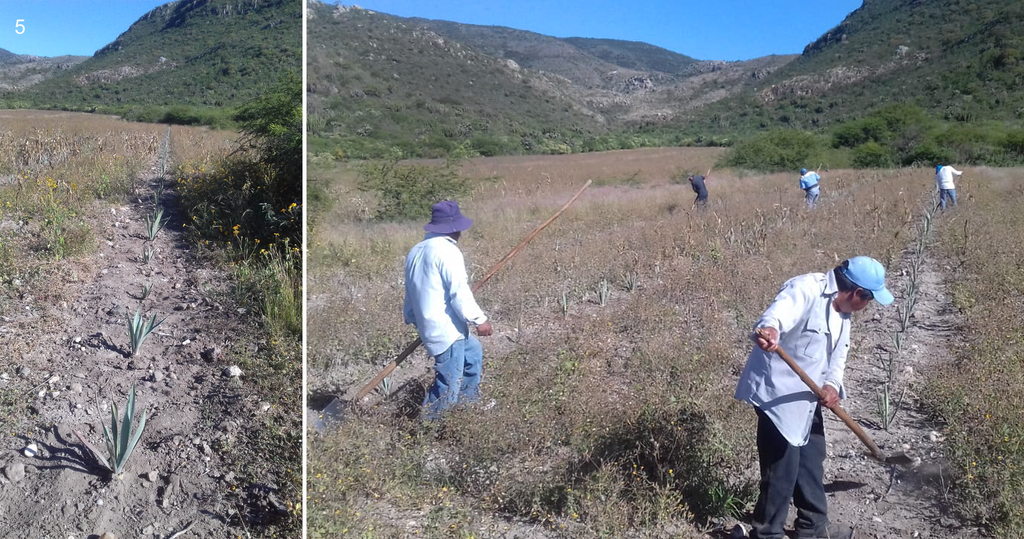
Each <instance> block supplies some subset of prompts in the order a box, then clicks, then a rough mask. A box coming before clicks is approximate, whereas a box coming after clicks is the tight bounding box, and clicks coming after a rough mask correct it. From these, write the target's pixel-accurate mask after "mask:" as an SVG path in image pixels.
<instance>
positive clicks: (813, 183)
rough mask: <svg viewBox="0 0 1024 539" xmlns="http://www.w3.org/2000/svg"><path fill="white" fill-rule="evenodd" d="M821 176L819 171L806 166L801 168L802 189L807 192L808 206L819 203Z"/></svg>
mask: <svg viewBox="0 0 1024 539" xmlns="http://www.w3.org/2000/svg"><path fill="white" fill-rule="evenodd" d="M819 181H821V176H818V173H817V172H810V171H808V170H807V169H806V168H802V169H800V189H803V190H804V193H806V195H805V196H806V199H807V207H808V208H813V207H814V206H815V205H816V204H817V203H818V193H819V191H818V182H819Z"/></svg>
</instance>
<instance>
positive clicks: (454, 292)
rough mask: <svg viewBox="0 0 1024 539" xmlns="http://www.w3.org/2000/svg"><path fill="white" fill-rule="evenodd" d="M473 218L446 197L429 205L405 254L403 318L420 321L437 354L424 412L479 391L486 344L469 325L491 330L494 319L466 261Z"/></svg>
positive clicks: (434, 412)
mask: <svg viewBox="0 0 1024 539" xmlns="http://www.w3.org/2000/svg"><path fill="white" fill-rule="evenodd" d="M472 224H473V220H472V219H470V218H468V217H466V216H464V215H462V212H460V211H459V204H458V203H457V202H455V201H453V200H442V201H441V202H438V203H437V204H434V205H433V207H432V208H431V216H430V222H429V223H427V225H426V226H424V227H423V230H425V231H427V234H426V237H425V238H424V239H423V241H421V242H419V243H417V244H416V246H414V247H413V248H412V249H411V250H410V251H409V254H408V256H406V258H405V306H404V309H403V310H404V314H405V323H406V324H413V325H414V326H416V331H417V332H418V333H419V335H420V340H422V341H423V345H424V346H425V347H426V349H427V353H429V354H430V355H431V356H433V358H434V370H435V371H436V376H435V377H434V384H433V385H432V386H431V388H430V390H429V391H427V396H426V398H425V399H424V400H423V406H424V407H426V415H427V417H428V418H430V419H436V418H437V417H439V416H440V415H441V413H442V412H444V411H445V410H447V409H448V408H451V407H452V406H454V405H455V404H456V403H458V402H460V401H461V402H466V401H474V400H477V399H478V398H479V394H480V375H481V368H482V363H483V348H482V347H481V346H480V341H478V340H477V339H476V337H474V336H473V335H472V334H470V331H469V324H471V323H472V324H474V325H475V326H476V334H477V335H479V336H481V337H487V336H489V335H491V333H492V331H493V330H492V329H491V323H490V322H489V321H488V320H487V316H486V315H485V314H484V312H483V310H481V309H480V306H479V305H477V303H476V299H475V298H474V297H473V290H472V289H471V288H470V286H469V279H468V277H467V275H466V262H465V260H464V259H463V258H462V251H460V250H459V247H458V242H459V238H460V237H461V235H462V231H464V230H466V229H468V228H469V227H470V226H471V225H472Z"/></svg>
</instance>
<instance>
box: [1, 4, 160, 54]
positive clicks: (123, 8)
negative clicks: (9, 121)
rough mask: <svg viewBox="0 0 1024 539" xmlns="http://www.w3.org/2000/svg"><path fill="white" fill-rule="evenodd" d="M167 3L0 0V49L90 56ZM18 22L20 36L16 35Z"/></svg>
mask: <svg viewBox="0 0 1024 539" xmlns="http://www.w3.org/2000/svg"><path fill="white" fill-rule="evenodd" d="M167 2H168V0H0V49H7V50H9V51H11V52H13V53H16V54H34V55H36V56H61V55H64V54H74V55H79V56H92V55H93V53H95V52H96V51H97V50H99V49H102V48H103V46H104V45H106V44H108V43H110V42H111V41H113V40H115V39H117V36H119V35H121V33H122V32H124V31H125V30H127V29H128V27H129V26H131V25H132V23H133V22H135V21H137V20H139V17H142V16H143V15H145V14H146V13H147V12H149V11H150V10H152V9H153V8H155V7H157V6H159V5H162V4H166V3H167ZM18 19H24V21H23V22H22V23H21V24H22V26H24V33H22V34H18V33H16V32H18V31H19V30H21V29H20V28H16V24H17V21H18Z"/></svg>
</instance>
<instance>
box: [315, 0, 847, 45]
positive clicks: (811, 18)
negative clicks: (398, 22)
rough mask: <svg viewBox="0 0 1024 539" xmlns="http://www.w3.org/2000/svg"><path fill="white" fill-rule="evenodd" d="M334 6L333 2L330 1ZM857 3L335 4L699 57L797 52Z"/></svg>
mask: <svg viewBox="0 0 1024 539" xmlns="http://www.w3.org/2000/svg"><path fill="white" fill-rule="evenodd" d="M332 3H338V2H332ZM861 3H862V2H861V0H343V1H342V2H341V4H343V5H351V4H356V5H358V6H360V7H364V8H366V9H371V10H374V11H380V12H383V13H390V14H392V15H400V16H403V17H424V18H427V19H443V20H449V21H455V22H461V23H468V24H483V25H495V26H508V27H511V28H518V29H520V30H530V31H531V32H537V33H540V34H546V35H550V36H555V37H599V38H611V39H624V40H628V41H644V42H647V43H650V44H652V45H657V46H659V47H664V48H666V49H669V50H672V51H675V52H678V53H682V54H685V55H687V56H692V57H694V58H697V59H699V60H749V59H751V58H756V57H758V56H765V55H768V54H794V53H800V52H802V51H803V49H804V45H807V44H808V43H810V42H811V41H814V40H815V39H817V38H818V37H819V36H821V35H822V34H824V33H825V32H827V31H828V30H829V29H831V28H833V27H835V26H836V25H838V24H839V23H840V22H842V20H843V18H844V17H846V15H848V14H849V13H850V12H851V11H853V10H855V9H857V8H859V7H860V6H861Z"/></svg>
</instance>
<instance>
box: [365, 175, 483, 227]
mask: <svg viewBox="0 0 1024 539" xmlns="http://www.w3.org/2000/svg"><path fill="white" fill-rule="evenodd" d="M359 176H360V179H359V188H360V189H361V190H363V191H371V192H374V193H376V194H377V197H378V200H377V209H376V212H375V214H374V216H375V217H376V218H377V219H380V220H388V221H391V220H415V219H424V218H427V217H430V206H431V205H433V204H434V203H435V202H437V201H439V200H445V199H458V198H461V197H463V196H465V195H468V194H469V193H470V191H471V186H470V184H469V181H468V180H467V179H466V178H463V177H462V176H460V175H459V168H458V166H457V165H456V163H455V162H454V161H448V162H446V163H445V164H444V165H443V166H430V165H406V164H398V163H397V162H396V161H378V162H372V163H366V164H364V165H363V166H362V167H361V168H360V170H359Z"/></svg>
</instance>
